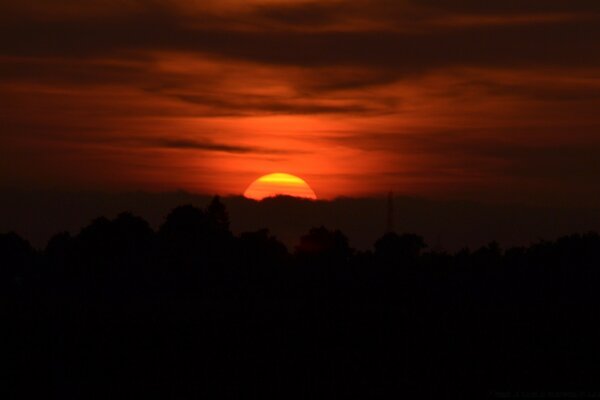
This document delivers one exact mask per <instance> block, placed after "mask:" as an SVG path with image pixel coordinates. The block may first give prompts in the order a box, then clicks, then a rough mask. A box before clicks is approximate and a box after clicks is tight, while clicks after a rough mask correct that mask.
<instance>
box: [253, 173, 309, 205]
mask: <svg viewBox="0 0 600 400" xmlns="http://www.w3.org/2000/svg"><path fill="white" fill-rule="evenodd" d="M281 195H283V196H293V197H301V198H306V199H312V200H316V199H317V195H316V194H315V192H314V191H313V190H312V189H311V188H310V186H308V183H306V181H304V179H302V178H298V177H297V176H294V175H290V174H284V173H274V174H269V175H264V176H261V177H260V178H258V179H257V180H255V181H254V182H252V183H251V184H250V186H248V189H246V191H245V192H244V196H245V197H247V198H250V199H254V200H262V199H264V198H267V197H274V196H281Z"/></svg>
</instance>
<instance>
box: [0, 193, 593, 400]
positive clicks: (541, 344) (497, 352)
mask: <svg viewBox="0 0 600 400" xmlns="http://www.w3.org/2000/svg"><path fill="white" fill-rule="evenodd" d="M0 266H1V268H0V274H1V275H0V285H1V293H2V295H1V296H2V302H3V304H4V305H5V307H2V309H3V314H4V315H3V316H2V319H3V321H4V324H3V330H4V332H5V333H6V334H7V336H6V339H5V341H4V346H3V347H4V348H5V349H4V350H5V351H4V352H3V354H5V355H4V356H3V361H4V362H5V363H6V365H7V366H8V367H9V373H8V374H5V375H3V378H2V379H3V380H4V381H5V382H4V383H3V384H2V386H3V389H4V390H8V396H7V397H5V398H41V399H45V398H61V399H91V398H101V399H110V398H130V399H134V398H140V399H143V398H161V399H171V398H172V399H200V398H207V399H221V398H239V399H248V398H261V397H265V396H273V395H275V396H277V397H279V398H282V399H285V398H303V399H310V398H327V399H345V398H351V397H352V398H364V399H372V398H386V399H387V398H401V397H400V396H412V397H415V398H423V397H430V398H448V397H466V396H474V397H477V398H490V397H491V398H505V397H519V396H520V397H521V398H523V397H527V396H534V397H535V396H536V395H538V396H542V397H543V396H546V397H552V396H554V398H557V397H556V396H564V397H569V396H570V397H573V396H578V397H580V398H584V397H585V398H590V397H592V396H594V393H597V392H594V390H600V383H599V382H600V381H599V376H600V340H599V338H600V328H599V326H598V325H599V324H598V321H599V317H600V292H599V291H598V288H599V287H600V237H599V236H598V235H596V234H593V233H589V234H584V235H572V236H565V237H563V238H560V239H558V240H556V241H553V242H540V243H537V244H534V245H531V246H530V247H527V248H511V249H506V250H503V249H501V248H500V247H499V246H498V245H497V244H494V243H492V244H490V245H488V246H486V247H483V248H480V249H478V250H476V251H467V250H465V251H462V252H458V253H455V254H446V253H440V252H435V251H430V250H429V249H428V248H427V247H426V246H425V244H424V243H423V241H422V239H421V238H420V237H418V236H416V235H410V234H403V235H397V234H394V233H390V234H387V235H385V236H383V237H382V238H381V239H380V240H378V241H377V242H376V243H375V244H374V250H373V251H368V252H356V251H353V250H352V249H351V248H349V246H348V241H347V239H346V237H345V236H344V235H343V233H341V232H339V231H331V230H328V229H326V228H315V229H313V230H311V231H310V232H307V234H306V235H305V236H304V237H302V238H301V239H300V240H299V244H298V247H297V248H296V249H295V250H294V251H293V252H291V253H290V252H288V250H287V249H286V247H285V246H283V245H282V244H281V243H280V242H279V241H278V240H277V239H276V238H274V237H272V236H270V235H269V233H268V232H267V231H258V232H251V233H244V234H241V235H239V236H237V237H236V236H234V235H232V234H231V232H230V230H229V221H228V218H227V213H226V211H225V209H224V207H223V206H222V205H221V203H220V202H219V201H218V199H216V200H214V201H213V202H212V203H211V205H209V206H208V207H207V208H206V209H205V210H201V209H198V208H194V207H192V206H183V207H179V208H177V209H175V210H173V211H172V212H171V214H170V215H169V216H168V217H167V219H166V220H165V222H164V224H163V225H162V226H161V227H160V229H159V230H158V231H157V232H155V231H153V230H152V229H151V228H150V227H149V225H148V224H147V223H146V222H145V221H144V220H142V219H140V218H137V217H135V216H132V215H130V214H122V215H120V216H119V217H117V218H116V219H114V220H107V219H103V218H100V219H97V220H95V221H94V222H93V223H91V224H90V225H89V226H87V227H85V228H84V229H83V230H81V232H80V233H78V234H77V235H75V236H70V235H69V234H66V233H65V234H59V235H56V236H55V237H54V238H53V239H52V240H51V241H50V242H49V243H48V246H47V247H46V249H45V250H44V251H42V252H39V251H34V250H33V249H32V248H31V247H30V246H29V245H28V243H27V242H26V241H24V240H23V239H21V238H19V237H18V236H16V235H14V234H5V235H0ZM34 396H35V397H34ZM406 398H408V397H406ZM558 398H560V397H558Z"/></svg>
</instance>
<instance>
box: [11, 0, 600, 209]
mask: <svg viewBox="0 0 600 400" xmlns="http://www.w3.org/2000/svg"><path fill="white" fill-rule="evenodd" d="M599 160H600V2H598V1H578V0H572V1H564V0H545V1H537V0H519V1H516V0H515V1H511V0H503V1H491V2H490V1H480V0H478V1H475V0H473V1H460V0H458V1H457V0H431V1H402V0H394V1H392V0H370V1H366V0H364V1H363V0H354V1H335V0H332V1H289V0H286V1H282V0H281V1H275V0H262V1H260V0H252V1H241V0H218V1H217V0H213V1H207V0H202V1H190V0H186V1H183V0H181V1H177V0H170V1H169V0H163V1H160V0H152V1H142V0H138V1H134V0H119V1H117V0H103V1H100V0H91V1H75V0H60V1H58V0H54V1H47V0H27V1H25V0H19V1H17V0H13V1H11V0H3V1H2V3H1V4H0V185H1V186H2V187H5V188H11V189H15V188H16V189H35V190H42V189H48V188H53V189H68V190H75V191H77V190H82V191H83V190H104V191H122V190H131V189H133V190H137V189H140V190H153V191H154V190H176V189H185V190H189V191H193V192H198V193H221V194H240V193H242V192H243V191H244V189H245V187H246V186H247V185H248V184H249V183H250V182H251V181H252V180H254V179H255V178H256V177H258V176H260V175H263V174H266V173H270V172H278V171H281V172H288V173H292V174H297V175H299V176H302V177H303V178H305V179H306V180H307V181H308V182H309V183H310V185H311V186H312V187H313V188H314V190H315V192H316V193H317V195H319V197H321V198H334V197H337V196H375V195H381V194H382V193H385V192H387V191H388V190H394V191H395V192H397V193H402V194H407V195H417V196H426V197H430V198H439V199H447V198H465V199H472V200H482V201H493V202H523V203H529V204H533V205H545V204H551V205H560V204H564V205H569V206H576V205H585V206H596V205H597V204H599V202H600V185H598V184H597V182H598V178H599V177H600V161H599ZM7 190H8V189H7Z"/></svg>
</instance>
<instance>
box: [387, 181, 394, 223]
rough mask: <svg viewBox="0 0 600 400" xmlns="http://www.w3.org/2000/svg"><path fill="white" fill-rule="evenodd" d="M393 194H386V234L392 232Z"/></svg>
mask: <svg viewBox="0 0 600 400" xmlns="http://www.w3.org/2000/svg"><path fill="white" fill-rule="evenodd" d="M394 231H395V229H394V192H391V191H390V192H389V193H388V199H387V227H386V233H392V232H394Z"/></svg>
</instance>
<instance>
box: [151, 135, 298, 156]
mask: <svg viewBox="0 0 600 400" xmlns="http://www.w3.org/2000/svg"><path fill="white" fill-rule="evenodd" d="M146 144H148V145H151V146H156V147H160V148H169V149H182V150H201V151H218V152H225V153H236V154H247V153H258V154H290V153H291V151H288V150H277V149H267V148H260V147H252V146H235V145H227V144H223V143H214V142H210V141H197V140H191V139H169V138H167V139H159V140H153V141H147V142H146Z"/></svg>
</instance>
